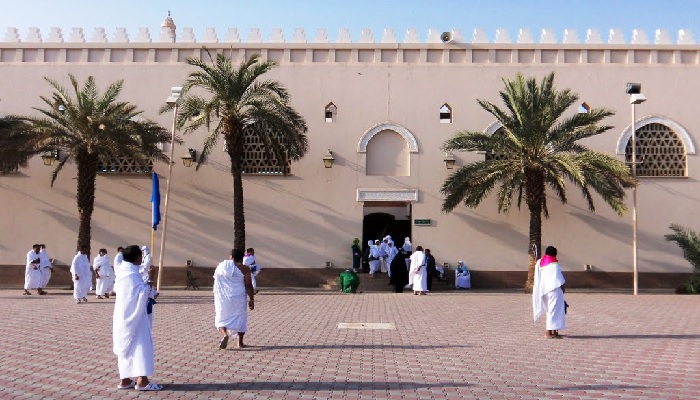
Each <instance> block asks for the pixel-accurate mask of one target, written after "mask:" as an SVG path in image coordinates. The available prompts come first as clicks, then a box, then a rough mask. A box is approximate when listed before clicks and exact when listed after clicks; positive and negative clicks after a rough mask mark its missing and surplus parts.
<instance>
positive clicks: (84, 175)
mask: <svg viewBox="0 0 700 400" xmlns="http://www.w3.org/2000/svg"><path fill="white" fill-rule="evenodd" d="M76 161H77V164H78V195H77V202H78V221H79V225H78V250H79V249H80V248H81V247H83V246H85V247H87V249H88V257H89V254H90V241H91V239H92V233H91V227H90V223H91V221H92V211H93V210H94V208H95V181H96V179H97V163H98V157H97V155H96V154H90V153H88V152H86V151H81V152H80V153H79V154H78V157H76Z"/></svg>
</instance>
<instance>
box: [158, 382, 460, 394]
mask: <svg viewBox="0 0 700 400" xmlns="http://www.w3.org/2000/svg"><path fill="white" fill-rule="evenodd" d="M470 386H473V385H471V384H469V383H463V382H444V383H419V382H360V381H349V382H236V383H233V382H232V383H170V384H163V391H164V392H167V391H173V392H189V391H219V390H285V391H291V392H294V391H301V392H306V391H334V390H344V391H347V390H416V389H430V388H441V387H450V388H454V387H462V388H463V387H470Z"/></svg>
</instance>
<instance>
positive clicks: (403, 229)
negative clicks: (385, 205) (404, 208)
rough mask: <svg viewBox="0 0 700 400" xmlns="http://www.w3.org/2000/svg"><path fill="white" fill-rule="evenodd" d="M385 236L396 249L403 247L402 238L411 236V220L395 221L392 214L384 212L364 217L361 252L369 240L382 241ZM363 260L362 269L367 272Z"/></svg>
mask: <svg viewBox="0 0 700 400" xmlns="http://www.w3.org/2000/svg"><path fill="white" fill-rule="evenodd" d="M386 235H390V236H391V238H392V239H393V240H394V244H395V245H396V246H398V247H401V246H402V245H403V241H404V238H406V237H410V236H411V220H410V218H409V219H397V218H396V217H395V216H394V215H393V214H389V213H385V212H374V213H371V214H367V215H365V217H364V219H363V221H362V251H363V254H364V252H365V251H366V249H367V242H368V241H369V240H382V238H384V237H385V236H386ZM364 261H365V260H364V259H363V263H362V266H363V269H364V270H365V272H369V265H367V264H366V263H365V262H364Z"/></svg>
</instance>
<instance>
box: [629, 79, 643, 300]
mask: <svg viewBox="0 0 700 400" xmlns="http://www.w3.org/2000/svg"><path fill="white" fill-rule="evenodd" d="M626 92H627V94H629V95H630V105H631V106H632V136H631V139H630V141H631V143H630V146H631V147H632V168H631V169H632V176H633V177H634V178H635V179H636V178H637V143H636V142H637V128H636V127H635V122H636V116H635V108H636V105H637V104H642V103H644V102H645V101H646V100H647V98H646V97H645V96H644V95H643V94H642V85H641V84H640V83H628V84H627V88H626ZM637 253H638V252H637V185H636V184H635V185H634V187H633V188H632V275H633V276H632V291H633V293H634V295H635V296H636V295H637V294H639V269H638V267H637V259H638V257H637Z"/></svg>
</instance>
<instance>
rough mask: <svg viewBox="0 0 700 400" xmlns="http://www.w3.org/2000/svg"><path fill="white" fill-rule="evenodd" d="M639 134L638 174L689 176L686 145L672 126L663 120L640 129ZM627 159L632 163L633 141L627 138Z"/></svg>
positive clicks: (637, 148) (637, 135) (637, 143)
mask: <svg viewBox="0 0 700 400" xmlns="http://www.w3.org/2000/svg"><path fill="white" fill-rule="evenodd" d="M635 136H636V140H635V153H636V154H635V156H636V160H637V163H636V164H637V171H636V172H637V176H640V177H682V176H686V156H685V154H686V150H685V146H684V145H683V141H682V140H681V139H680V138H679V137H678V135H677V134H676V132H674V131H673V130H672V129H671V128H669V127H668V126H666V125H664V124H661V123H649V124H646V125H643V126H641V127H639V128H637V129H636V135H635ZM630 139H631V138H630ZM625 161H626V162H628V163H631V162H632V140H628V141H627V146H626V147H625Z"/></svg>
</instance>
